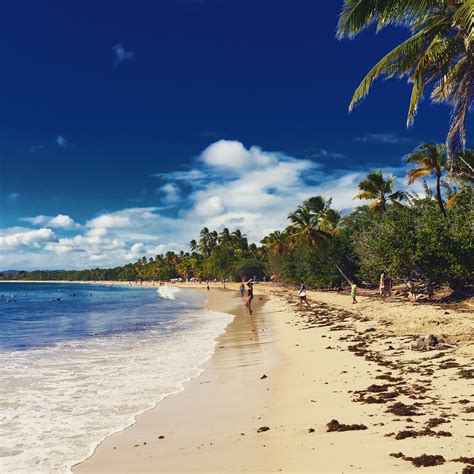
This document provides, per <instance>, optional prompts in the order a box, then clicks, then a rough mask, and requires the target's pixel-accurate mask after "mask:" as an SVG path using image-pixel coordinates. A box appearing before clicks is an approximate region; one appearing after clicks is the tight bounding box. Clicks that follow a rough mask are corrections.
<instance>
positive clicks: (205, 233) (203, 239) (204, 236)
mask: <svg viewBox="0 0 474 474" xmlns="http://www.w3.org/2000/svg"><path fill="white" fill-rule="evenodd" d="M197 248H198V251H199V253H200V254H201V255H206V256H209V254H210V249H209V229H208V228H207V227H203V228H202V230H201V232H200V233H199V243H198V247H197Z"/></svg>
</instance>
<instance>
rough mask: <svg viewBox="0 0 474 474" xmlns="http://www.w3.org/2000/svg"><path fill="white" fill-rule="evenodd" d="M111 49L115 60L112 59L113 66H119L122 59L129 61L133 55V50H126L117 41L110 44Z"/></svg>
mask: <svg viewBox="0 0 474 474" xmlns="http://www.w3.org/2000/svg"><path fill="white" fill-rule="evenodd" d="M112 51H113V52H114V56H115V60H114V66H115V67H117V66H119V65H120V64H122V63H123V62H124V61H130V60H131V59H133V58H134V56H135V53H134V52H133V51H127V50H126V49H125V48H124V46H123V45H122V44H121V43H118V44H115V45H114V46H112Z"/></svg>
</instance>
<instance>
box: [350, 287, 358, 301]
mask: <svg viewBox="0 0 474 474" xmlns="http://www.w3.org/2000/svg"><path fill="white" fill-rule="evenodd" d="M356 297H357V285H356V284H355V283H352V284H351V302H352V304H356V303H357V299H356Z"/></svg>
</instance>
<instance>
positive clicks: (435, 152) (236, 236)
mask: <svg viewBox="0 0 474 474" xmlns="http://www.w3.org/2000/svg"><path fill="white" fill-rule="evenodd" d="M445 156H446V153H445V148H444V146H442V145H435V144H421V145H420V146H419V147H418V148H417V149H416V150H415V151H413V152H412V153H411V154H409V155H408V157H407V161H408V163H410V164H412V165H414V168H411V169H409V170H408V173H407V179H408V183H410V184H411V183H413V182H414V181H415V180H417V179H422V178H425V177H428V176H430V175H431V174H433V175H434V177H435V178H436V189H435V190H432V189H431V188H430V186H429V185H428V183H427V182H426V181H425V180H423V185H424V188H425V196H424V197H420V196H419V195H418V194H416V193H415V192H414V191H412V192H402V191H394V190H393V182H394V179H393V177H387V178H385V177H384V176H383V175H382V172H381V171H380V170H379V171H376V172H372V173H370V174H369V175H368V176H367V177H366V178H365V179H364V180H363V181H362V182H361V183H360V184H359V189H360V190H361V192H360V193H358V194H357V195H356V196H355V199H364V200H368V201H370V204H369V205H363V206H359V207H357V208H355V209H354V210H353V211H352V212H351V213H350V214H348V215H346V216H344V217H342V216H341V214H340V213H339V212H338V211H336V210H335V209H333V208H332V207H331V204H332V203H331V199H325V198H323V197H322V196H315V197H312V198H310V199H308V200H306V201H305V202H304V203H302V205H301V206H299V207H298V208H297V209H296V210H295V211H294V212H292V213H290V215H289V216H288V219H289V222H290V225H289V226H288V227H286V228H285V229H283V230H276V231H274V232H272V233H270V234H268V235H267V236H266V237H264V238H263V239H262V241H261V245H260V246H257V245H255V244H252V243H250V244H249V242H248V240H247V237H246V236H245V235H244V234H242V232H241V231H240V230H238V229H237V230H235V231H234V232H231V231H230V230H229V229H227V228H224V229H222V231H221V232H220V233H218V232H216V231H210V230H209V229H208V228H206V227H205V228H203V229H202V230H201V232H200V235H199V237H198V239H197V240H192V241H191V242H190V245H189V248H190V252H184V251H181V252H179V253H175V252H167V253H166V254H164V255H157V256H156V257H154V258H147V257H142V258H140V259H139V260H138V261H137V262H135V263H131V264H128V265H125V266H122V267H117V268H110V269H99V268H96V269H92V270H81V271H35V272H21V273H19V274H15V275H12V274H11V273H3V274H2V273H0V279H11V278H17V279H22V280H57V279H64V280H127V281H135V280H155V281H156V280H169V279H172V278H182V279H187V278H193V277H194V278H202V279H208V278H219V279H224V278H229V279H232V280H240V279H241V278H245V279H249V278H253V277H257V278H258V279H262V278H264V277H267V278H270V277H271V276H273V277H274V278H276V279H277V280H281V281H282V282H287V283H297V282H299V281H301V280H304V281H305V282H306V284H307V285H309V286H313V287H317V288H340V287H342V286H344V285H346V284H347V283H349V282H351V281H355V282H357V283H358V284H367V285H375V284H377V283H378V280H379V277H380V274H381V273H382V272H384V271H385V272H388V273H389V274H390V275H391V277H392V278H393V279H395V280H396V281H404V280H405V279H414V280H419V281H424V282H426V283H428V282H432V283H436V284H438V285H449V287H450V288H451V289H452V290H453V292H454V293H457V294H462V293H463V291H464V290H465V288H466V286H467V285H470V284H472V283H473V281H474V234H473V229H472V222H473V217H474V193H473V188H472V182H471V181H468V180H466V179H464V180H460V179H458V180H457V181H445V179H443V178H446V177H447V173H446V171H445V163H446V159H445ZM473 156H474V154H473V153H472V152H471V151H467V152H466V153H465V157H466V159H467V160H470V161H469V162H470V163H471V165H472V163H473Z"/></svg>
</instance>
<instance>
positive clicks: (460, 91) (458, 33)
mask: <svg viewBox="0 0 474 474" xmlns="http://www.w3.org/2000/svg"><path fill="white" fill-rule="evenodd" d="M473 19H474V1H473V0H429V1H427V0H344V3H343V7H342V11H341V15H340V18H339V25H338V37H339V38H353V37H354V36H356V35H357V34H359V33H360V32H361V31H363V30H364V29H366V28H367V27H369V26H371V25H376V28H377V31H379V30H381V29H382V28H385V27H386V26H389V25H391V26H402V27H406V28H408V29H409V30H410V36H409V38H408V39H407V40H405V41H404V42H402V43H401V44H400V45H398V46H397V47H395V48H394V49H393V50H392V51H390V52H389V53H388V54H387V55H386V56H385V57H384V58H382V59H381V60H380V61H379V62H378V63H377V64H376V65H375V66H374V67H373V68H372V69H371V70H370V71H369V73H368V74H367V75H366V76H365V78H364V79H363V80H362V82H361V83H360V85H359V86H358V87H357V89H356V91H355V93H354V96H353V98H352V101H351V103H350V106H349V109H350V110H351V109H352V108H353V107H354V106H355V105H357V103H359V102H360V101H361V100H363V99H364V98H365V97H366V96H367V95H368V94H369V91H370V88H371V86H372V83H373V82H374V80H375V79H377V78H379V77H383V78H385V79H388V78H393V77H397V78H403V77H406V78H407V79H408V82H409V83H411V84H412V85H413V87H412V93H411V100H410V105H409V109H408V120H407V124H408V125H411V124H412V123H413V121H414V119H415V115H416V112H417V109H418V104H419V102H420V100H422V99H423V96H424V95H425V92H426V89H430V90H431V100H432V101H433V102H435V103H446V104H449V105H451V107H452V114H451V122H450V126H449V131H448V134H447V138H446V147H447V152H448V160H447V161H448V168H449V170H450V172H451V173H452V174H458V175H460V174H464V175H468V176H471V177H472V176H473V175H474V169H473V166H472V164H471V165H469V164H468V163H466V161H465V159H464V150H465V147H466V118H467V114H468V112H469V109H470V108H471V107H472V103H473V100H474V30H473Z"/></svg>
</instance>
